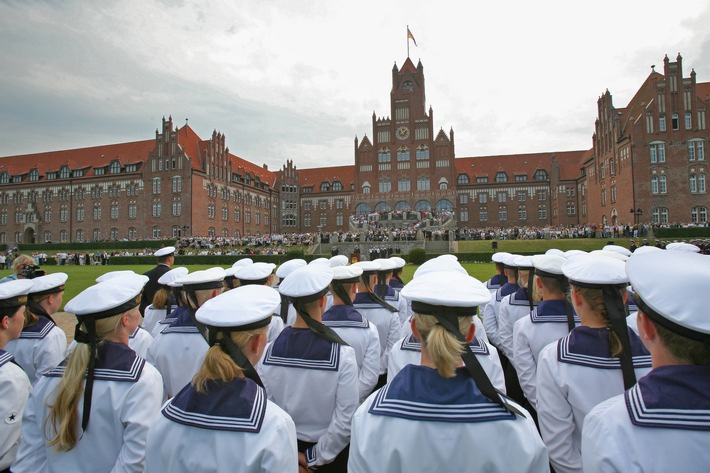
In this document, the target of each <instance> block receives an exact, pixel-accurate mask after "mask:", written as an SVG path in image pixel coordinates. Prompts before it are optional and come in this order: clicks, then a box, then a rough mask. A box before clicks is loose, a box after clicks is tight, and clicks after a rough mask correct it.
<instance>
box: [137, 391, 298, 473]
mask: <svg viewBox="0 0 710 473" xmlns="http://www.w3.org/2000/svg"><path fill="white" fill-rule="evenodd" d="M245 385H246V386H247V389H244V388H243V387H244V386H245ZM230 399H232V400H235V401H236V402H234V403H230V402H229V401H230ZM146 471H147V472H170V473H231V472H234V471H239V472H244V473H271V472H279V473H280V472H284V473H296V472H297V471H298V449H297V442H296V427H295V425H294V423H293V420H291V417H290V416H289V415H288V414H287V413H286V412H285V411H284V410H282V409H281V408H280V407H279V406H277V405H276V404H274V403H273V402H271V401H268V400H267V399H266V392H265V391H264V389H263V388H261V387H259V386H257V385H256V383H254V382H253V381H251V380H245V379H237V380H234V381H233V382H232V383H228V384H226V385H225V384H219V385H215V384H211V385H210V386H209V390H208V392H207V394H200V393H197V392H196V391H195V389H194V387H193V386H192V385H189V386H186V387H185V388H184V390H183V391H181V392H180V393H179V394H178V395H177V396H176V397H175V398H173V399H171V400H170V401H168V402H167V403H166V404H165V405H164V406H163V409H162V412H161V414H159V415H158V416H157V417H156V419H155V421H154V422H153V424H152V425H151V427H150V431H149V432H148V440H147V442H146Z"/></svg>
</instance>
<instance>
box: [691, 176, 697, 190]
mask: <svg viewBox="0 0 710 473" xmlns="http://www.w3.org/2000/svg"><path fill="white" fill-rule="evenodd" d="M690 192H698V178H697V176H696V175H695V174H691V175H690Z"/></svg>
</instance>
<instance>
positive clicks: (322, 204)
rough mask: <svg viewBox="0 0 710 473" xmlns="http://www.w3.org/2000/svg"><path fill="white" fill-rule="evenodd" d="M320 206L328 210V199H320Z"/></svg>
mask: <svg viewBox="0 0 710 473" xmlns="http://www.w3.org/2000/svg"><path fill="white" fill-rule="evenodd" d="M318 208H319V209H321V210H328V201H327V200H319V201H318Z"/></svg>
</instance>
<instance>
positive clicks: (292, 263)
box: [276, 258, 308, 279]
mask: <svg viewBox="0 0 710 473" xmlns="http://www.w3.org/2000/svg"><path fill="white" fill-rule="evenodd" d="M307 264H308V263H306V260H304V259H301V258H296V259H291V260H288V261H284V262H283V263H281V266H279V267H278V269H277V270H276V276H278V277H279V278H281V279H283V278H285V277H286V276H288V275H289V274H291V273H292V272H293V271H295V270H297V269H298V268H303V267H305V266H306V265H307Z"/></svg>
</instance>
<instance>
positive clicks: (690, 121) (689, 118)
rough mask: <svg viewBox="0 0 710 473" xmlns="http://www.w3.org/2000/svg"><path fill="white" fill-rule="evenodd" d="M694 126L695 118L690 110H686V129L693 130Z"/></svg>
mask: <svg viewBox="0 0 710 473" xmlns="http://www.w3.org/2000/svg"><path fill="white" fill-rule="evenodd" d="M692 128H693V118H692V115H691V114H690V112H685V129H686V130H691V129H692Z"/></svg>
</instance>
